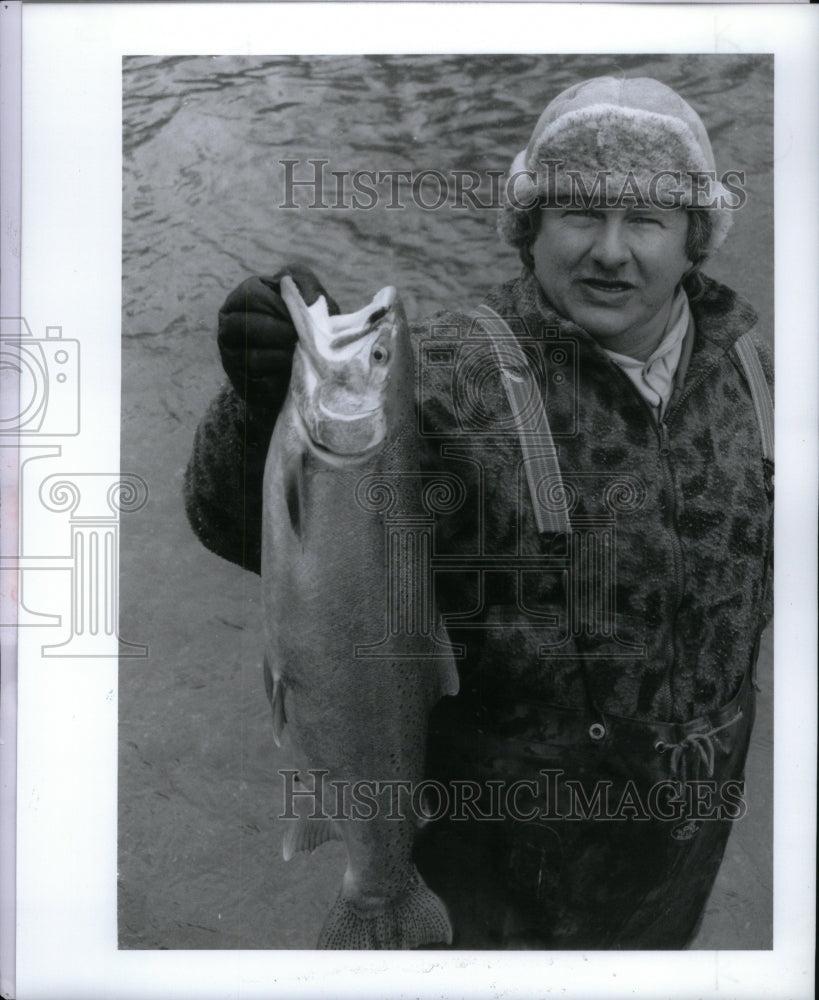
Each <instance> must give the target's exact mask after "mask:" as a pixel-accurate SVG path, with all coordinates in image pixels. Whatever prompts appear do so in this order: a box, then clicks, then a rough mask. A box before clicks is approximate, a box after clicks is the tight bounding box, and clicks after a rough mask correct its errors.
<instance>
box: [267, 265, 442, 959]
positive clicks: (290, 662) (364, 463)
mask: <svg viewBox="0 0 819 1000" xmlns="http://www.w3.org/2000/svg"><path fill="white" fill-rule="evenodd" d="M281 290H282V296H283V298H284V301H285V303H286V304H287V307H288V309H289V311H290V314H291V316H292V318H293V322H294V324H295V327H296V331H297V334H298V344H297V346H296V350H295V354H294V357H293V369H292V374H291V379H290V388H289V392H288V396H287V399H286V401H285V404H284V407H283V409H282V411H281V413H280V415H279V417H278V419H277V422H276V427H275V431H274V434H273V438H272V441H271V445H270V450H269V452H268V457H267V465H266V468H265V483H264V528H263V543H262V590H263V599H264V615H265V636H266V647H265V677H266V681H267V688H268V696H269V697H270V700H271V704H272V706H273V723H274V735H275V737H276V741H277V743H279V742H280V739H281V737H282V733H283V731H285V729H286V731H287V734H288V737H289V738H290V739H291V741H292V743H293V745H294V748H295V749H296V751H297V752H298V753H299V754H300V759H301V760H302V762H303V765H304V768H305V769H306V770H307V771H308V774H305V773H304V770H302V778H303V781H304V785H305V788H307V789H310V788H311V787H312V786H313V782H314V781H317V780H318V779H317V778H316V772H324V773H325V774H326V778H325V781H326V782H330V783H334V784H333V786H332V787H333V788H334V789H335V790H336V793H337V791H338V789H339V788H345V789H347V793H348V794H347V795H346V797H345V796H342V799H341V802H342V804H341V805H339V802H338V801H336V799H334V800H333V802H332V804H331V805H329V806H327V807H326V808H322V809H318V810H317V812H318V813H319V814H321V815H319V816H318V818H316V817H314V818H310V816H309V815H304V816H302V818H300V819H299V820H298V822H297V825H294V826H292V827H291V828H290V829H289V830H288V832H287V833H286V835H285V844H284V854H285V858H288V857H289V856H290V855H292V854H293V853H294V852H295V851H298V850H303V849H309V850H312V849H313V848H314V847H316V846H317V845H318V844H319V843H322V842H323V841H325V840H327V839H330V838H331V837H335V838H340V839H342V840H343V842H344V845H345V847H346V851H347V859H348V865H347V870H346V873H345V875H344V879H343V883H342V887H341V891H340V894H339V897H338V900H337V901H336V903H335V904H334V906H333V908H332V909H331V911H330V913H329V915H328V917H327V919H326V921H325V924H324V927H323V929H322V931H321V935H320V937H319V947H324V948H415V947H421V946H424V945H428V944H435V943H443V942H446V943H451V940H452V928H451V926H450V923H449V918H448V915H447V912H446V908H445V906H444V904H443V903H442V901H441V900H440V899H439V898H438V897H437V896H436V895H435V894H434V893H433V892H432V891H431V890H430V889H429V888H428V887H427V886H426V884H425V883H424V882H423V880H422V878H421V876H420V875H419V873H418V871H417V870H416V868H415V866H414V864H413V860H412V848H413V839H414V836H415V832H416V829H417V826H418V822H417V818H416V817H417V812H418V810H417V808H415V809H413V808H411V807H410V804H409V803H410V800H409V798H408V796H407V795H404V796H403V799H402V804H399V805H398V807H397V808H396V805H397V803H398V802H399V799H398V798H396V793H397V789H398V788H399V787H400V786H399V785H398V784H397V783H398V782H408V783H409V786H410V787H411V788H414V787H416V786H417V785H418V783H419V782H421V781H422V779H423V765H424V753H425V747H426V737H427V720H428V716H429V712H430V710H431V708H432V706H433V705H434V704H435V703H436V702H437V701H438V700H439V699H440V698H441V696H443V695H445V694H455V693H456V692H457V687H458V681H457V671H456V669H455V664H454V660H453V658H452V656H451V653H450V651H449V648H448V647H446V646H442V643H441V640H439V639H437V638H436V637H434V636H432V635H430V634H429V630H426V631H425V630H424V629H423V628H418V627H416V626H417V624H418V622H417V620H416V619H413V618H412V615H410V619H411V621H410V627H406V628H404V629H403V631H402V630H398V632H397V633H396V631H395V630H393V634H392V635H391V636H390V637H389V638H390V641H389V643H387V645H386V646H385V645H384V644H383V642H382V640H383V639H384V637H385V633H386V632H387V622H388V608H387V602H388V599H391V598H388V594H392V595H393V596H394V594H395V589H396V586H397V587H398V588H399V589H400V587H401V585H402V581H392V582H390V581H388V579H387V576H388V570H387V567H388V564H389V553H388V552H387V541H386V538H387V536H386V533H385V524H384V515H383V513H379V512H378V509H377V505H374V504H373V503H370V502H368V501H367V500H366V496H365V494H366V493H367V490H368V488H369V489H370V490H371V491H372V490H374V491H375V493H374V494H373V493H372V492H371V493H370V499H372V498H373V496H375V497H376V498H377V497H378V496H379V490H381V491H383V490H387V491H390V490H391V491H393V494H394V495H393V494H391V495H393V500H394V503H393V506H392V508H391V510H392V511H393V513H395V512H396V511H397V512H399V513H400V515H401V516H404V515H406V516H407V517H409V518H411V517H412V516H413V515H415V516H417V515H418V514H420V513H422V508H421V504H420V488H421V484H420V481H419V476H418V467H419V463H418V441H417V430H416V425H417V422H416V417H415V413H414V386H415V379H414V375H413V363H412V353H411V346H410V343H409V336H408V330H407V322H406V317H405V315H404V310H403V307H402V305H401V302H400V299H399V298H398V296H397V294H396V292H395V289H393V288H384V289H382V290H381V291H380V292H379V293H378V294H377V295H376V296H375V298H374V299H373V300H372V302H371V303H370V304H369V305H368V306H366V307H365V308H364V309H362V310H361V311H360V312H357V313H354V314H350V315H346V316H333V317H331V316H329V315H328V310H327V304H326V301H325V299H324V298H323V297H320V298H318V299H317V301H316V302H315V303H314V304H313V305H312V306H310V307H308V306H307V305H306V304H305V302H304V300H303V299H302V297H301V295H300V294H299V291H298V288H297V287H296V285H295V283H294V282H293V280H292V279H291V278H289V277H285V278H284V279H283V280H282V282H281ZM382 499H383V494H382ZM417 582H418V584H419V586H429V584H430V581H428V580H423V581H417ZM406 584H407V581H406V579H404V581H403V585H404V586H405V587H406ZM410 596H412V595H410ZM410 603H412V601H410ZM405 623H406V619H405ZM379 643H382V644H381V646H380V647H379ZM442 649H443V650H444V652H443V653H442ZM302 791H304V789H302ZM362 795H363V796H364V798H362V797H361V796H362ZM317 798H318V797H317ZM300 801H302V799H300ZM356 802H358V805H359V806H360V805H361V804H362V803H363V804H364V808H358V807H357V806H356ZM416 806H417V801H416ZM311 811H312V804H311ZM327 815H331V816H332V818H331V819H329V818H326V816H327ZM368 817H369V818H368ZM396 817H398V818H396ZM290 822H291V823H294V824H295V823H296V821H294V820H291V821H290Z"/></svg>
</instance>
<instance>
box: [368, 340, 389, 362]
mask: <svg viewBox="0 0 819 1000" xmlns="http://www.w3.org/2000/svg"><path fill="white" fill-rule="evenodd" d="M389 358H390V352H389V351H388V350H387V348H386V347H382V346H381V345H380V344H379V345H377V346H376V347H374V348H373V353H372V359H373V361H377V362H378V363H379V364H384V362H385V361H389Z"/></svg>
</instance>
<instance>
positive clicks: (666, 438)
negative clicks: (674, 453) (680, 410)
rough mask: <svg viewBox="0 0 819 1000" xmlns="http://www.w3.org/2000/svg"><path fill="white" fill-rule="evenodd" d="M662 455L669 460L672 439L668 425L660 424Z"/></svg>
mask: <svg viewBox="0 0 819 1000" xmlns="http://www.w3.org/2000/svg"><path fill="white" fill-rule="evenodd" d="M660 454H661V455H662V457H663V458H667V457H668V456H669V455H670V454H671V437H670V435H669V433H668V425H667V424H666V423H665V422H663V421H661V422H660Z"/></svg>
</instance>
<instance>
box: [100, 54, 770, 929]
mask: <svg viewBox="0 0 819 1000" xmlns="http://www.w3.org/2000/svg"><path fill="white" fill-rule="evenodd" d="M622 73H626V74H628V75H648V76H654V77H657V78H659V79H661V80H663V81H664V82H666V83H668V84H670V85H671V86H672V87H675V88H677V89H678V90H679V91H680V92H681V93H682V94H683V95H684V96H685V97H686V98H687V99H688V100H689V101H690V102H691V103H692V104H693V105H694V106H695V107H696V108H697V109H698V110H699V111H700V113H701V114H702V116H703V118H704V120H705V122H706V125H707V126H708V129H709V132H710V134H711V137H712V140H713V145H714V150H715V154H716V158H717V166H718V169H720V170H726V169H728V168H734V169H745V170H746V171H747V188H748V195H749V197H748V201H747V204H746V207H745V208H744V209H743V210H742V211H741V212H737V213H736V216H737V217H736V224H735V227H734V231H733V232H732V233H731V235H730V237H729V240H728V242H727V244H726V246H725V248H724V250H722V251H720V254H719V256H718V258H717V259H716V260H715V262H714V263H713V265H709V267H708V270H709V271H710V272H711V273H712V274H714V276H716V277H718V278H721V279H722V280H725V281H727V282H728V283H729V284H732V285H733V286H734V287H736V288H737V289H738V290H740V291H742V292H743V293H745V294H746V295H747V296H748V297H749V298H751V299H752V300H753V301H754V303H755V304H756V305H757V307H758V308H759V310H760V313H761V315H762V318H763V322H764V323H765V324H766V325H767V328H768V329H772V326H771V323H772V316H773V302H772V263H773V261H772V237H773V231H772V223H773V219H772V211H771V198H772V102H773V93H772V84H773V65H772V60H771V59H769V58H767V57H743V56H718V57H717V56H692V57H673V58H668V57H661V56H657V57H653V56H644V55H642V56H616V57H614V56H599V57H595V56H528V55H527V56H513V57H509V56H503V57H501V56H479V57H475V56H435V57H429V56H372V57H343V58H338V57H332V58H330V57H288V58H279V57H275V58H274V57H268V58H257V57H254V58H242V57H236V56H231V57H221V56H220V57H210V58H208V57H177V58H144V57H139V58H136V57H129V58H127V59H126V60H125V61H124V66H123V124H124V131H123V153H124V156H123V169H124V176H123V289H122V291H123V351H122V468H123V470H126V471H129V472H134V473H137V474H139V475H141V476H142V477H143V478H144V479H145V480H146V482H147V483H148V486H149V494H150V496H149V502H148V505H147V507H146V508H145V509H144V510H143V511H141V512H139V513H138V514H133V515H129V516H127V517H123V519H122V525H121V563H120V565H121V592H122V593H121V603H120V634H121V635H122V636H123V637H124V638H126V639H128V640H130V641H133V642H141V643H145V644H147V645H148V646H149V648H150V655H149V657H148V658H146V659H145V660H144V661H127V660H124V661H123V664H122V669H121V672H120V685H119V705H120V721H119V732H120V740H121V742H120V769H119V792H120V811H119V836H120V857H119V871H120V894H119V901H120V925H119V933H120V941H121V942H122V943H123V946H124V947H132V948H146V947H147V948H167V947H170V948H270V947H288V948H304V947H312V946H313V944H314V942H315V940H316V934H317V931H318V927H319V926H320V924H321V920H322V919H323V915H324V914H325V913H326V912H327V909H328V908H329V906H330V904H331V902H332V899H333V898H334V896H335V894H336V892H337V886H338V883H339V879H340V877H341V875H340V873H341V870H342V869H341V868H340V867H339V866H341V865H342V857H341V854H340V849H339V851H334V849H333V848H334V846H335V847H338V845H328V846H326V847H324V848H322V850H321V851H318V852H316V854H315V855H314V856H312V857H309V858H306V857H302V858H298V859H293V861H291V862H288V863H287V864H285V863H284V862H283V861H282V859H281V852H280V846H279V845H280V835H281V829H280V827H281V824H280V823H278V824H277V820H276V816H277V812H278V808H277V803H279V802H280V801H281V798H280V795H279V792H278V790H277V786H276V784H275V782H276V774H275V769H276V768H277V767H281V766H286V765H287V761H286V758H285V757H283V755H282V753H281V752H280V753H278V754H277V752H276V751H275V748H274V747H273V741H272V736H271V733H270V722H269V717H268V716H269V713H268V707H267V703H266V699H265V695H264V690H263V684H262V679H261V668H260V662H261V635H260V631H261V629H260V625H261V609H260V606H259V599H258V579H257V578H254V577H252V575H251V574H249V573H244V572H243V571H242V570H241V569H239V568H237V567H234V566H231V565H229V564H228V563H226V562H224V561H223V560H220V559H218V558H217V557H216V556H213V555H211V554H210V553H208V552H206V550H205V549H204V548H203V546H202V545H200V543H199V542H198V541H197V539H196V538H195V537H194V535H193V534H192V532H191V531H190V528H189V527H188V525H187V523H186V520H185V515H184V512H183V506H182V475H183V470H184V467H185V464H186V462H187V459H188V456H189V454H190V448H191V442H192V438H193V433H194V430H195V427H196V424H197V422H198V420H199V419H200V418H201V416H202V413H203V412H204V409H205V407H206V406H207V403H208V400H209V399H210V397H211V396H212V395H213V393H214V391H215V388H216V386H217V385H218V383H219V382H220V381H221V377H222V376H221V371H220V368H219V363H218V357H217V352H216V346H215V337H214V334H215V327H216V312H217V310H218V308H219V306H220V305H221V303H222V301H223V299H224V297H225V295H226V294H227V293H228V291H230V289H231V288H233V287H234V286H235V285H236V284H237V283H238V282H239V281H241V280H242V279H243V278H245V277H247V276H248V275H250V274H257V273H262V274H264V273H268V274H269V273H272V272H273V271H275V270H276V269H277V268H278V267H279V266H281V264H282V263H284V262H286V261H288V260H292V259H293V258H296V257H298V258H301V259H306V260H308V261H310V262H311V263H312V264H313V266H314V268H315V269H316V271H317V272H318V273H319V274H320V275H321V276H322V278H323V279H324V281H325V283H326V285H327V287H328V288H329V289H330V290H331V291H332V292H333V294H334V295H335V297H336V298H337V299H338V300H339V302H340V304H341V306H342V307H343V308H345V309H353V308H359V307H360V306H361V305H362V304H363V302H364V301H365V299H367V298H369V297H370V296H371V295H372V294H373V293H374V292H375V291H376V290H377V289H378V288H380V287H381V286H382V285H384V284H388V283H389V284H395V285H397V286H398V287H399V289H400V290H401V292H402V295H403V298H404V301H405V304H406V306H407V311H408V313H409V314H410V316H415V317H421V316H423V315H425V314H427V313H429V312H430V311H432V310H433V309H436V308H439V307H441V306H444V305H457V304H461V305H467V304H476V303H477V301H478V300H479V299H480V298H481V297H482V295H483V293H484V292H485V290H486V289H487V288H489V287H490V286H491V285H493V284H495V283H496V282H498V281H501V280H505V279H506V278H509V277H512V276H514V275H515V274H516V273H517V272H518V270H519V264H518V260H517V256H516V254H515V253H514V252H513V251H512V250H510V249H508V248H504V247H503V246H502V245H501V244H500V243H499V241H498V239H497V237H496V236H495V229H494V224H495V218H494V213H493V212H492V211H488V210H485V209H480V208H473V209H457V208H454V207H452V204H451V200H450V201H449V202H448V203H447V204H446V205H445V206H444V207H442V208H441V209H439V210H437V211H425V210H424V209H422V208H420V207H418V206H417V205H415V204H413V203H412V200H411V199H405V200H407V202H408V207H407V208H406V209H404V210H390V209H388V208H387V207H386V205H387V204H388V203H389V186H388V185H387V186H385V187H382V188H381V190H380V193H381V196H382V197H381V200H380V202H379V204H378V206H377V207H376V208H373V209H372V210H369V211H364V210H358V211H354V210H351V209H332V208H327V209H321V208H316V209H310V208H299V209H292V210H287V209H280V208H279V207H278V206H279V205H280V204H281V203H282V201H283V200H284V197H285V191H284V187H283V180H284V168H283V167H282V165H281V161H282V160H286V159H291V160H293V159H295V160H298V161H299V163H300V168H299V173H298V176H300V177H303V176H304V173H305V172H306V167H305V164H306V161H307V160H308V159H311V158H313V159H317V158H320V159H326V160H328V161H330V162H329V164H328V165H327V168H326V169H327V171H331V170H335V171H340V172H353V171H356V170H371V171H388V170H393V171H394V170H406V171H411V172H413V174H417V173H418V172H419V171H421V170H439V171H441V172H442V173H443V174H444V175H445V176H447V177H449V176H451V175H452V172H453V171H455V170H476V171H479V172H481V174H482V175H483V174H485V173H486V172H487V171H491V170H506V169H507V167H508V165H509V163H510V161H511V158H512V155H513V154H514V153H515V152H517V150H519V149H520V148H522V147H523V146H524V145H525V143H526V142H527V140H528V137H529V132H530V130H531V128H532V126H533V124H534V122H535V120H536V118H537V116H538V115H539V114H540V111H541V110H542V108H543V107H544V105H545V104H546V103H547V102H548V101H549V100H551V98H552V97H554V96H555V95H556V94H557V93H558V92H559V91H560V90H562V89H563V88H564V87H566V86H568V85H569V84H571V83H573V82H576V81H577V80H578V79H582V78H585V77H589V76H593V75H599V74H622ZM303 193H304V190H303V189H302V194H303ZM432 193H433V195H434V194H435V192H434V191H433V192H432ZM487 198H488V192H484V193H483V195H482V200H483V201H486V200H487ZM303 200H304V199H303V198H301V199H300V198H297V201H303ZM325 200H326V201H327V202H332V201H333V200H334V198H333V195H332V192H329V193H328V195H327V196H326V197H325ZM769 661H770V658H769V657H768V660H767V661H766V662H768V663H769ZM766 705H767V706H768V708H767V709H766V710H769V702H766ZM763 707H764V706H763ZM760 713H762V708H761V709H760ZM757 733H758V734H761V738H763V739H764V738H765V734H766V733H769V728H768V729H766V728H765V727H764V726H763V725H762V724H761V722H760V721H758V723H757ZM755 738H756V739H757V740H759V739H760V735H757V736H756V737H755ZM764 752H765V754H766V755H767V756H766V757H765V760H768V761H769V757H770V746H769V745H767V746H765V747H764ZM753 760H754V758H753V752H752V759H751V764H749V788H750V789H751V796H752V800H753V801H752V809H751V810H750V811H749V817H748V819H747V820H746V821H745V822H744V823H743V824H738V827H740V826H741V830H739V833H738V834H737V835H741V836H744V837H746V843H748V844H751V845H752V846H751V847H748V848H747V853H748V856H749V857H751V858H752V864H751V868H750V869H743V868H742V867H741V866H738V867H737V866H735V867H734V868H732V869H730V871H729V870H728V869H729V868H730V866H731V864H733V861H732V860H731V858H732V857H733V854H739V853H741V852H739V851H733V853H732V852H729V855H731V857H729V860H728V861H727V862H726V868H725V869H724V878H725V886H726V888H725V898H726V899H727V900H728V902H727V904H726V905H725V906H724V907H722V908H717V910H716V911H715V912H716V916H714V915H711V911H709V916H708V917H707V919H706V924H705V925H704V926H705V927H706V930H708V933H709V934H710V937H707V940H708V942H709V946H711V945H714V944H715V943H716V945H717V946H720V947H767V946H768V944H767V943H766V942H768V941H769V936H766V935H769V932H770V881H766V876H765V874H764V873H766V872H768V871H769V870H770V857H769V855H768V854H766V851H767V846H768V845H769V844H770V809H769V803H770V793H769V791H768V792H766V789H768V788H769V786H768V785H766V784H765V782H764V781H763V780H761V779H760V778H759V774H758V772H759V768H757V770H756V771H754V766H755V765H754V766H752V764H753ZM763 771H764V769H763ZM766 794H768V799H765V795H766ZM277 796H278V797H277ZM766 803H767V804H766ZM732 843H735V841H732ZM748 870H752V871H753V873H754V874H753V876H752V877H749V876H748V875H747V871H748ZM759 873H762V875H760V874H759ZM721 877H723V875H721ZM711 910H712V911H713V910H714V907H713V906H712V907H711ZM740 910H741V914H742V919H741V920H740V919H739V918H738V917H737V918H734V917H732V916H731V914H734V913H738V912H739V911H740ZM757 913H758V914H761V916H760V918H759V919H758V920H756V918H755V916H754V914H757ZM726 915H727V916H726ZM752 920H756V923H755V924H754V930H753V931H749V930H748V926H749V924H750V922H751V921H752ZM731 921H733V922H734V923H733V924H732V922H731ZM758 928H761V930H759V929H758Z"/></svg>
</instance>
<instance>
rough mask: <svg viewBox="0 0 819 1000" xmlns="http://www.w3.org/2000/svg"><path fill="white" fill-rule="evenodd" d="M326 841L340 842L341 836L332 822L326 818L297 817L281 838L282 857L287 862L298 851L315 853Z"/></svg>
mask: <svg viewBox="0 0 819 1000" xmlns="http://www.w3.org/2000/svg"><path fill="white" fill-rule="evenodd" d="M328 840H341V834H340V833H339V832H338V830H337V829H336V827H335V824H334V823H333V822H332V820H330V819H328V818H326V817H317V818H313V819H311V818H310V817H301V816H300V817H299V819H298V820H297V821H296V822H295V823H294V822H292V821H291V823H290V825H289V826H288V828H287V830H286V831H285V834H284V837H283V838H282V855H283V857H284V860H285V861H289V860H290V859H291V858H292V857H293V855H294V854H298V853H299V851H310V852H312V851H315V849H316V848H317V847H320V846H321V845H322V844H325V843H327V841H328Z"/></svg>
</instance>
